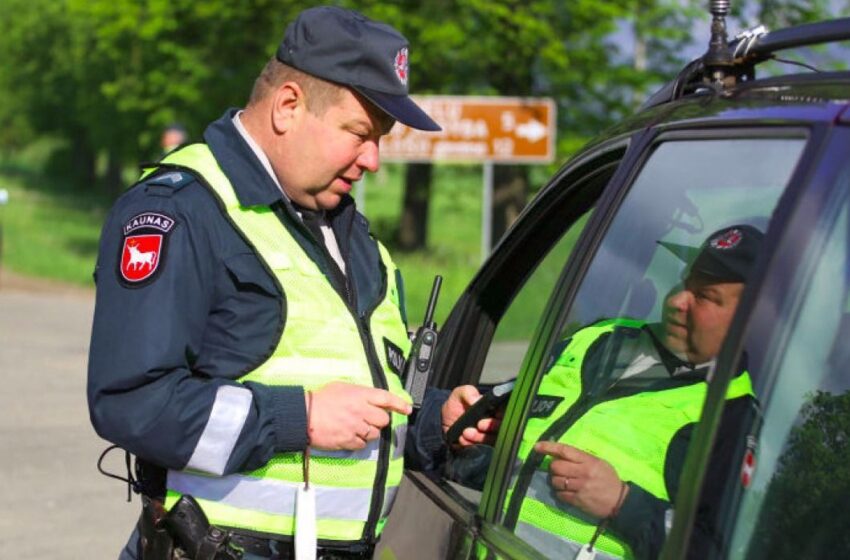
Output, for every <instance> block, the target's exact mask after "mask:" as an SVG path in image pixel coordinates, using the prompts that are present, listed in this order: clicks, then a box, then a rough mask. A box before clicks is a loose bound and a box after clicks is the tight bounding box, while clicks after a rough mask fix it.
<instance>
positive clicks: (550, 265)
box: [480, 211, 591, 384]
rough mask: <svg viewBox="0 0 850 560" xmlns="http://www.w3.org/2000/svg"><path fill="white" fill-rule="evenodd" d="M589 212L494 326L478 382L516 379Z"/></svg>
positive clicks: (551, 252)
mask: <svg viewBox="0 0 850 560" xmlns="http://www.w3.org/2000/svg"><path fill="white" fill-rule="evenodd" d="M590 213H591V211H588V212H586V213H585V214H584V215H583V216H582V217H581V218H579V219H578V220H577V221H576V222H575V223H573V225H572V226H570V228H569V229H567V231H566V232H565V233H564V235H563V236H562V237H561V239H559V240H558V242H557V243H556V244H555V246H554V247H552V249H551V250H550V251H549V253H548V254H547V255H546V257H545V258H544V259H543V261H542V262H541V263H540V264H539V265H538V266H537V268H536V269H535V270H534V273H533V274H532V275H531V277H530V278H529V279H528V281H526V283H525V284H524V285H523V287H522V289H521V290H520V291H519V293H518V294H517V295H516V297H515V298H514V301H513V302H512V303H511V305H510V307H508V309H507V311H506V312H505V315H504V316H503V317H502V320H501V321H499V324H498V326H497V327H496V333H495V335H494V336H493V342H492V344H491V345H490V348H489V349H488V351H487V359H486V361H485V362H484V369H483V370H482V373H481V379H480V381H481V383H485V384H489V383H500V382H504V381H507V380H510V379H513V378H514V377H516V375H517V372H518V371H519V369H520V366H521V365H522V360H523V358H524V357H525V353H526V351H527V350H528V344H529V342H530V341H531V338H532V335H533V334H534V329H535V328H536V327H537V324H538V322H539V321H540V318H541V317H542V316H543V311H544V309H545V308H546V304H547V303H548V300H549V297H550V296H551V294H552V290H553V289H554V287H555V283H556V282H557V281H558V277H559V276H560V275H561V272H562V270H563V269H564V265H565V263H566V262H567V259H568V258H569V256H570V253H572V250H573V247H574V246H575V244H576V241H577V240H578V236H579V234H580V233H581V231H582V229H584V226H585V225H586V224H587V219H588V217H589V216H590Z"/></svg>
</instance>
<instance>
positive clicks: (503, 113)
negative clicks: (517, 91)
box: [381, 95, 556, 163]
mask: <svg viewBox="0 0 850 560" xmlns="http://www.w3.org/2000/svg"><path fill="white" fill-rule="evenodd" d="M413 97H414V99H415V100H416V103H417V104H418V105H419V106H420V107H422V108H423V109H424V110H425V112H426V113H428V114H429V115H431V118H433V119H434V120H435V121H437V122H438V123H439V124H440V126H442V127H443V130H442V132H423V131H419V130H414V129H412V128H409V127H407V126H404V125H402V124H401V123H396V125H395V126H394V127H393V129H392V131H391V132H390V133H389V134H388V135H386V136H384V137H383V138H381V159H382V160H383V161H416V162H428V161H456V162H468V163H478V162H485V161H489V162H499V163H550V162H551V161H552V160H553V159H554V157H555V122H556V119H555V102H554V101H553V100H552V99H549V98H532V97H466V96H446V95H420V96H413Z"/></svg>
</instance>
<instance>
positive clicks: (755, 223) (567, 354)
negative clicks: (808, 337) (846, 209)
mask: <svg viewBox="0 0 850 560" xmlns="http://www.w3.org/2000/svg"><path fill="white" fill-rule="evenodd" d="M738 136H739V137H738V138H736V139H719V138H718V139H707V138H700V139H689V140H670V141H667V142H662V143H660V144H658V145H657V146H656V147H655V149H654V150H653V152H652V154H651V155H650V157H649V158H648V159H647V161H646V162H645V164H644V165H643V167H642V169H641V170H640V172H639V174H638V175H637V177H636V179H635V180H634V181H633V183H632V185H631V187H630V189H629V192H628V193H627V195H626V196H625V198H624V199H623V201H622V203H621V205H620V207H619V209H618V210H617V212H616V214H615V215H614V216H613V219H612V221H611V223H610V226H609V227H608V228H607V231H606V233H605V235H604V238H603V239H602V240H601V244H600V245H599V247H598V249H597V251H596V253H595V255H594V258H593V261H592V262H591V263H590V266H589V268H588V269H587V273H586V274H585V276H584V278H583V279H582V281H581V284H580V286H579V288H578V290H577V292H576V296H575V298H574V300H573V302H574V303H573V304H572V306H571V307H570V308H569V309H565V310H564V312H563V314H562V317H563V320H562V327H561V329H560V335H559V336H558V337H556V340H555V341H554V343H553V346H552V348H551V349H550V351H549V353H548V355H549V361H548V364H546V365H545V367H544V368H543V371H542V372H541V374H542V378H541V380H540V384H539V389H538V392H537V394H536V395H535V397H534V399H533V400H532V402H531V403H528V405H527V406H528V408H529V412H528V417H529V418H528V421H527V423H526V425H525V427H524V429H523V431H522V435H521V437H522V440H521V442H520V445H519V452H518V457H517V458H516V461H515V465H516V466H515V468H514V471H513V476H512V477H511V481H510V483H509V488H508V491H507V496H506V500H505V504H504V509H503V523H504V524H505V525H506V526H507V527H508V528H509V529H512V530H515V532H516V534H517V535H519V536H520V537H521V538H523V539H524V540H526V542H528V543H529V544H531V545H532V546H533V547H534V548H536V549H537V550H538V551H540V552H542V553H543V554H545V555H547V556H548V557H552V558H564V557H567V558H572V557H574V556H575V554H577V553H578V550H579V548H580V547H581V546H582V545H583V544H587V543H588V542H589V541H590V539H591V538H592V536H593V534H594V533H595V532H596V529H597V526H598V525H599V522H600V519H601V518H602V517H605V516H606V515H607V514H608V513H610V512H611V510H612V509H614V508H615V507H616V504H617V503H618V501H619V499H620V498H621V496H626V498H625V499H626V500H628V502H627V504H626V506H624V511H626V513H624V514H623V515H622V516H619V517H618V518H617V520H616V523H612V524H611V525H610V526H608V527H605V528H604V530H603V531H602V533H601V536H600V537H599V538H598V540H597V541H596V547H597V548H598V550H599V552H600V553H607V554H610V555H613V556H622V555H629V554H635V555H637V556H650V557H653V556H655V555H657V552H658V550H659V549H660V547H661V545H662V544H663V538H664V527H665V524H666V523H667V522H668V521H669V519H667V516H669V515H670V514H669V513H668V510H669V509H670V508H669V504H670V502H671V500H672V499H673V498H674V497H675V496H674V495H672V494H673V493H674V492H675V487H676V484H677V481H678V474H679V470H680V468H681V462H682V461H683V457H684V450H686V447H687V443H688V435H689V433H690V430H691V429H692V427H693V424H695V423H696V421H697V419H698V418H699V413H700V411H701V408H702V400H703V399H704V394H705V386H706V384H705V382H704V380H705V376H706V375H707V372H708V371H709V368H710V367H711V365H712V361H713V358H714V356H715V355H716V352H714V351H713V350H710V348H712V347H713V346H712V344H713V341H717V343H716V344H714V346H719V343H720V342H722V340H723V335H725V330H723V329H722V328H720V327H718V328H716V329H708V328H707V327H705V326H703V327H701V329H702V330H701V331H700V332H699V336H696V335H695V334H694V333H695V332H697V331H696V330H695V329H694V327H693V325H692V324H691V323H690V322H689V321H690V319H688V320H687V321H686V320H685V319H684V318H678V319H676V320H675V321H671V320H665V321H664V323H663V324H662V323H661V321H662V318H663V317H664V316H665V315H664V314H663V309H665V308H666V307H665V305H670V304H667V303H665V302H667V301H679V300H682V301H686V302H688V306H689V307H688V308H689V309H692V310H696V309H700V310H702V311H704V313H702V315H703V316H705V317H708V318H713V319H712V320H714V321H716V322H717V323H718V324H719V325H720V324H722V323H723V321H721V320H720V319H719V318H718V317H720V316H723V317H725V319H724V320H728V321H731V317H732V316H733V315H734V310H735V305H736V304H737V297H738V296H739V295H740V290H741V289H742V284H741V282H740V281H735V282H723V283H722V284H724V286H718V283H717V282H716V281H715V280H714V278H713V277H712V278H711V279H710V281H706V280H705V278H706V276H705V274H702V273H701V275H690V269H689V268H688V265H689V264H690V263H692V262H693V261H694V257H695V255H696V254H697V253H698V251H699V249H700V247H701V245H702V244H703V242H704V241H706V239H707V237H709V236H710V234H712V233H714V232H717V231H718V230H721V231H722V232H724V233H723V236H722V239H717V240H715V241H716V242H717V244H718V246H722V247H726V246H728V247H733V248H734V247H736V246H737V245H738V243H749V239H750V237H749V236H750V235H753V237H757V234H751V233H750V231H751V230H749V229H748V228H755V229H756V230H758V231H759V232H764V231H766V229H767V226H768V223H769V221H770V216H771V214H772V212H773V209H774V208H775V206H776V203H777V201H778V199H779V197H780V195H781V193H782V191H783V189H784V188H785V186H786V185H787V183H788V181H789V178H790V177H791V174H792V173H793V170H794V168H795V166H796V162H797V160H798V158H799V156H800V154H801V152H802V149H803V147H804V144H805V140H804V139H802V138H790V137H789V138H756V137H754V138H741V137H740V135H738ZM731 226H738V228H737V229H736V228H732V227H731ZM741 239H746V240H747V241H741ZM686 280H687V281H686ZM683 283H684V284H683ZM706 286H708V287H706ZM685 288H687V289H686V290H685ZM721 288H722V289H721ZM680 294H684V295H680ZM721 296H722V297H721ZM681 298H684V299H681ZM694 306H698V307H694ZM695 314H696V311H689V317H691V316H694V315H695ZM667 316H670V314H667ZM701 321H702V322H701V323H700V324H701V325H703V324H704V323H705V322H706V319H705V318H704V319H702V320H701ZM721 326H722V325H721ZM708 331H710V332H708ZM706 332H707V333H708V334H706ZM718 333H720V334H718ZM703 335H706V336H703ZM709 335H710V336H709ZM676 344H681V347H675V348H674V347H673V346H675V345H676ZM665 345H666V346H665ZM668 346H669V347H668ZM712 352H713V353H712ZM538 441H551V442H557V443H558V445H555V446H554V447H553V449H557V453H563V454H565V455H555V458H557V461H553V456H552V455H546V454H541V453H537V452H535V451H533V446H534V444H535V443H537V442H538ZM553 452H554V451H553ZM599 464H603V465H606V466H605V467H604V468H597V467H596V466H594V465H599ZM559 472H563V473H567V474H564V475H559V474H558V473H559ZM590 473H597V474H598V473H609V474H610V473H613V474H611V475H610V476H609V475H607V474H606V475H605V477H602V478H599V479H596V478H593V479H592V478H591V476H590ZM594 476H596V475H594ZM621 480H622V481H624V482H628V483H629V485H628V486H627V487H622V486H621V484H620V481H621ZM571 483H572V484H573V487H572V488H570V484H571ZM585 488H586V490H585ZM621 491H622V493H621ZM603 510H604V513H603ZM628 512H632V513H633V515H632V518H629V517H628V515H629V513H628ZM638 512H639V513H638Z"/></svg>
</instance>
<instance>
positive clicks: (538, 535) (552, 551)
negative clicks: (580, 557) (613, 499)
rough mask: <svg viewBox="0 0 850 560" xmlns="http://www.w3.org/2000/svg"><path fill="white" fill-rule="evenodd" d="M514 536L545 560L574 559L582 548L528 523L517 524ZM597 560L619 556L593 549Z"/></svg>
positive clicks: (613, 558)
mask: <svg viewBox="0 0 850 560" xmlns="http://www.w3.org/2000/svg"><path fill="white" fill-rule="evenodd" d="M515 534H516V536H518V537H519V538H521V539H522V540H524V541H525V542H527V543H528V544H530V545H531V546H533V547H534V548H535V549H537V550H538V551H539V552H541V553H542V554H543V555H544V556H546V557H547V558H566V559H568V560H570V559H572V558H575V557H576V555H577V554H578V551H579V550H581V547H582V546H584V545H582V544H579V543H577V542H574V541H571V540H569V539H567V538H564V537H559V536H558V535H554V534H552V533H550V532H548V531H544V530H543V529H538V528H537V527H535V526H534V525H531V524H530V523H523V522H519V523H517V527H516V531H515ZM594 551H595V552H596V559H597V560H619V559H620V557H619V556H611V555H610V554H608V553H606V552H604V551H602V550H599V549H598V548H596V549H594Z"/></svg>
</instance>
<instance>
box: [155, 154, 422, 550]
mask: <svg viewBox="0 0 850 560" xmlns="http://www.w3.org/2000/svg"><path fill="white" fill-rule="evenodd" d="M163 163H164V164H169V165H172V166H179V167H182V168H187V169H188V170H190V171H192V172H193V174H194V175H196V176H199V177H201V178H202V180H204V181H206V183H207V185H208V186H209V187H211V188H212V191H213V194H214V195H215V196H216V197H217V198H218V199H219V200H220V202H221V203H222V206H223V208H224V209H225V210H226V212H227V215H228V217H229V219H230V221H231V222H232V223H233V225H234V226H235V227H236V228H237V229H238V230H239V231H240V232H241V233H242V234H243V235H244V237H245V238H246V239H247V240H248V241H249V243H250V244H251V245H253V247H254V249H255V251H256V252H257V254H258V255H259V257H260V258H261V260H262V261H263V262H264V263H265V264H266V265H267V267H268V270H270V271H271V272H272V273H273V274H274V276H275V278H276V279H277V282H278V283H279V285H280V286H281V287H282V288H283V289H284V290H285V294H286V324H285V328H284V330H283V332H282V333H281V336H280V339H279V341H278V344H277V347H276V349H275V350H274V352H273V353H272V355H271V356H269V358H268V359H267V360H266V361H265V362H264V363H263V364H262V365H260V366H259V367H257V368H256V369H255V370H253V371H251V372H250V373H248V374H247V375H245V376H244V377H242V378H240V379H239V381H240V382H245V381H252V382H257V383H263V384H266V385H301V386H303V387H304V388H305V390H309V389H313V388H317V387H320V386H322V385H325V384H326V383H329V382H331V381H345V382H348V383H355V384H359V385H366V386H379V385H380V384H381V383H386V387H387V388H388V389H389V390H390V391H391V392H392V393H394V394H396V395H399V396H401V397H402V398H404V399H405V400H407V401H408V402H410V397H409V396H408V395H407V393H405V391H404V389H403V387H402V385H401V382H400V380H399V378H398V376H397V375H396V374H395V373H394V372H393V371H392V370H391V369H390V367H389V366H388V364H387V363H386V356H385V353H384V352H377V351H376V350H375V348H381V347H382V346H383V344H384V341H383V339H384V338H386V339H387V340H389V341H390V342H392V343H393V344H395V345H396V346H398V347H399V348H400V349H401V350H402V351H403V352H404V353H405V355H406V354H407V352H408V351H409V348H410V342H409V340H408V338H407V331H406V328H405V325H404V323H403V321H402V318H401V312H400V307H399V300H398V298H399V295H398V289H397V286H396V283H395V278H396V277H395V270H396V268H395V265H394V264H393V262H392V260H391V259H390V257H389V254H388V252H387V251H386V249H385V248H384V247H383V246H381V245H380V244H378V247H379V251H380V255H381V260H382V262H383V265H384V267H385V269H386V270H385V275H384V278H385V291H384V292H383V294H384V295H383V296H382V299H381V301H380V303H379V304H378V305H377V307H376V308H375V309H374V310H373V311H372V313H371V314H370V315H367V317H366V319H364V320H363V321H364V323H363V325H362V326H361V325H360V324H358V319H356V318H355V316H354V313H355V312H354V311H351V310H350V309H349V308H348V306H347V304H346V303H345V302H344V301H343V299H342V298H341V297H340V295H339V294H338V293H337V292H336V291H335V290H334V289H333V287H332V286H331V284H330V283H329V282H328V281H327V279H326V278H325V276H324V274H323V273H322V271H321V270H320V269H319V267H318V266H317V265H316V263H314V262H313V261H312V260H311V259H310V257H309V256H308V255H307V254H306V253H305V252H304V250H303V249H302V248H301V247H300V246H299V245H298V243H297V242H296V240H295V239H294V238H293V237H292V236H291V235H290V233H289V232H288V231H287V229H286V227H285V226H284V225H283V224H282V223H281V222H280V220H279V219H278V217H277V216H276V215H275V214H274V213H273V211H272V210H271V209H270V208H269V207H268V206H256V207H244V206H241V205H240V204H239V201H238V200H237V198H236V194H235V192H234V190H233V186H232V185H231V184H230V181H229V180H228V179H227V177H226V176H225V174H224V173H223V172H222V171H221V169H220V168H219V166H218V164H217V162H216V161H215V158H214V157H213V155H212V153H211V152H210V150H209V148H208V147H207V146H206V145H204V144H194V145H191V146H188V147H186V148H183V149H181V150H179V151H177V152H173V153H172V154H170V155H169V156H167V157H166V158H165V159H164V160H163ZM373 364H374V365H373ZM390 428H391V429H390V430H384V434H386V433H391V434H392V437H391V438H386V437H385V436H384V435H382V437H381V438H380V439H379V440H375V441H371V442H369V445H368V446H367V447H366V448H365V449H363V450H360V451H352V452H349V451H322V450H318V449H312V450H311V458H310V485H311V486H312V487H313V488H314V489H315V491H316V508H317V517H318V519H317V531H318V538H319V540H320V542H325V543H328V542H329V541H330V542H333V543H339V544H344V543H353V542H357V541H362V540H364V539H366V540H371V539H374V538H375V537H376V536H377V535H378V534H379V533H380V531H381V529H382V528H383V524H384V522H385V520H386V516H387V514H388V513H389V509H390V506H391V505H392V503H393V499H394V497H395V493H396V491H397V489H398V485H399V484H400V481H401V476H402V469H403V452H404V440H405V435H406V430H407V418H406V416H404V415H402V414H396V413H392V423H391V426H390ZM302 458H303V456H302V454H301V453H283V454H277V455H275V456H273V457H272V458H271V460H270V461H269V462H268V463H267V464H266V465H265V466H263V467H262V468H259V469H257V470H254V471H252V472H242V473H238V474H233V475H229V476H210V475H205V474H202V473H198V472H190V471H169V473H168V483H167V486H168V493H167V496H166V504H165V505H166V508H170V507H171V506H173V505H174V503H175V502H176V501H177V500H178V499H179V497H180V495H181V493H186V494H191V495H192V496H193V497H194V498H196V499H197V500H198V502H199V503H200V504H201V507H202V508H203V510H204V513H205V514H206V515H207V517H208V518H209V521H210V523H212V524H215V525H218V526H221V527H231V528H236V529H244V530H247V531H250V532H251V533H252V534H256V533H261V534H265V535H268V536H269V537H271V538H277V539H282V540H286V539H287V537H291V536H292V535H293V533H294V521H295V518H294V509H295V498H296V491H297V488H298V487H299V486H303V474H302Z"/></svg>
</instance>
